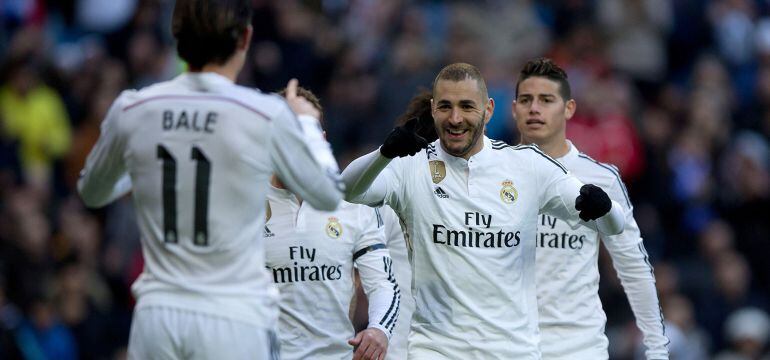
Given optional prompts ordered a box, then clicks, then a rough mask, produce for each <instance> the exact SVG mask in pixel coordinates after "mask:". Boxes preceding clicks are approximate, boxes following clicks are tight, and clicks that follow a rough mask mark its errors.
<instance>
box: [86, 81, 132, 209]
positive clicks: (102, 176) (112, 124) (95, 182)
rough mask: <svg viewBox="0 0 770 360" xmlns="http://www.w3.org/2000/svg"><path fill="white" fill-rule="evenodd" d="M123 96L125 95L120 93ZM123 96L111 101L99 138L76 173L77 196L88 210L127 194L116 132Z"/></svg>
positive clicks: (127, 179) (127, 181) (121, 143)
mask: <svg viewBox="0 0 770 360" xmlns="http://www.w3.org/2000/svg"><path fill="white" fill-rule="evenodd" d="M124 94H125V93H124ZM122 99H123V94H121V96H118V98H117V99H115V102H113V103H112V106H111V107H110V110H109V111H108V112H107V116H105V118H104V120H103V121H102V125H101V130H100V131H101V132H100V134H99V139H98V140H97V141H96V144H95V145H94V147H93V149H91V152H90V153H89V154H88V158H87V159H86V164H85V167H84V168H83V170H81V171H80V178H79V179H78V184H77V186H78V193H79V194H80V198H81V199H83V203H84V204H85V205H86V206H88V207H101V206H104V205H107V204H109V203H110V202H112V201H114V200H115V199H118V198H120V197H121V196H123V195H126V194H128V192H129V191H131V178H130V177H129V176H128V172H127V170H126V163H125V159H124V157H123V156H124V154H123V152H124V146H125V142H124V139H123V138H122V137H121V134H120V132H119V129H118V125H119V124H118V121H119V120H120V114H121V111H122V105H121V103H122Z"/></svg>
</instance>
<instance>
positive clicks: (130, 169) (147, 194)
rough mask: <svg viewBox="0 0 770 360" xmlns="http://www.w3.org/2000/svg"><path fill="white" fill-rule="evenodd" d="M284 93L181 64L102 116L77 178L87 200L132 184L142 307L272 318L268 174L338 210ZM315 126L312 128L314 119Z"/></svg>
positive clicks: (136, 288) (329, 178)
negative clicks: (180, 70) (182, 70)
mask: <svg viewBox="0 0 770 360" xmlns="http://www.w3.org/2000/svg"><path fill="white" fill-rule="evenodd" d="M301 129H302V128H301V126H300V123H299V122H298V120H297V118H296V116H295V115H294V113H293V112H292V111H291V110H290V108H289V107H288V105H287V104H286V102H285V101H283V99H282V98H280V97H278V96H275V95H265V94H262V93H260V92H259V91H256V90H251V89H248V88H245V87H242V86H238V85H235V84H233V82H232V81H230V80H229V79H227V78H225V77H223V76H221V75H218V74H215V73H186V74H182V75H180V76H178V77H176V78H175V79H173V80H170V81H167V82H162V83H158V84H156V85H153V86H150V87H148V88H145V89H143V90H141V91H125V92H123V93H122V94H121V95H120V96H119V97H118V98H117V99H116V100H115V102H114V103H113V104H112V107H111V108H110V110H109V112H108V114H107V116H106V118H105V119H104V121H103V122H102V127H101V135H100V137H99V140H98V142H97V143H96V145H95V146H94V148H93V149H92V150H91V153H90V154H89V156H88V159H87V161H86V165H85V168H84V169H83V171H82V173H81V178H80V180H79V182H78V190H79V192H80V195H81V197H82V199H83V200H84V202H85V203H86V205H88V206H93V207H96V206H102V205H105V204H107V203H109V202H111V201H112V200H114V199H116V198H117V197H119V196H122V195H125V194H126V193H128V192H129V191H133V194H132V195H133V200H134V203H135V208H136V212H137V219H138V223H139V228H140V231H141V235H142V239H141V240H142V251H143V255H144V261H145V265H144V271H143V272H142V274H141V276H140V277H139V278H138V279H137V281H136V282H135V283H134V284H133V286H132V290H133V292H134V294H135V295H136V297H137V299H138V303H137V307H142V306H150V305H162V306H169V307H174V308H182V309H188V310H191V311H198V312H205V313H209V314H215V315H219V316H224V317H228V318H232V319H237V320H240V321H246V322H249V323H252V324H257V325H264V326H265V327H271V326H272V324H274V321H275V319H276V316H277V314H278V309H277V306H275V300H276V297H277V293H276V291H275V288H274V286H273V285H272V281H270V279H269V277H268V276H267V272H266V271H265V265H264V246H263V243H262V230H263V227H264V221H265V216H264V214H265V208H264V207H265V196H266V194H267V187H268V180H269V178H270V176H271V174H273V173H277V174H278V175H279V176H280V177H281V179H282V180H283V181H284V183H285V184H286V185H287V186H288V187H289V188H291V189H292V190H293V191H294V192H296V193H297V194H299V195H300V196H302V197H303V198H304V199H305V200H306V201H308V202H309V203H311V204H313V205H314V206H316V207H318V208H322V209H334V208H335V207H336V206H337V204H338V203H339V202H340V200H341V191H340V189H341V188H340V186H338V184H337V183H336V181H335V179H334V174H333V172H334V169H333V168H335V167H336V164H334V166H333V167H332V168H328V167H327V168H322V167H321V166H320V165H319V164H318V162H317V161H316V160H315V158H316V157H315V156H314V155H313V153H314V152H316V153H326V154H327V158H328V155H329V154H328V153H329V152H330V148H329V147H328V144H326V143H318V142H317V141H316V142H315V143H312V144H314V146H313V147H312V148H311V147H310V146H309V145H308V144H309V142H308V140H306V139H310V138H311V135H312V136H313V137H312V138H313V139H318V137H319V136H320V130H316V132H318V133H317V134H308V133H304V134H303V132H302V130H301ZM310 129H311V130H310V131H312V130H313V128H312V127H310Z"/></svg>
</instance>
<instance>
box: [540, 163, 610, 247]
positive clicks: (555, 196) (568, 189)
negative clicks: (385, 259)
mask: <svg viewBox="0 0 770 360" xmlns="http://www.w3.org/2000/svg"><path fill="white" fill-rule="evenodd" d="M535 151H537V152H540V150H535ZM540 154H541V155H542V156H543V157H545V158H546V159H547V160H549V161H550V162H551V164H548V163H546V164H535V169H536V171H537V172H538V176H539V182H538V183H539V184H545V186H544V187H543V192H542V193H541V195H542V198H541V201H540V204H541V207H540V212H541V213H545V214H548V215H551V216H555V217H557V218H559V219H563V220H564V221H565V222H567V224H568V225H569V226H570V227H572V228H573V229H574V228H576V227H578V226H579V225H583V226H587V227H589V228H591V229H593V230H596V231H598V232H599V233H602V234H608V235H615V234H619V233H620V232H622V231H623V224H624V223H625V217H624V215H623V210H622V207H621V206H620V204H618V203H617V202H616V201H615V200H611V201H612V208H610V211H609V212H607V214H605V215H604V216H602V217H600V218H598V219H596V220H595V221H588V222H585V221H583V220H582V219H580V211H578V210H577V209H575V200H577V197H578V196H579V195H580V188H581V187H582V186H583V185H584V184H583V183H582V182H581V181H580V180H578V179H577V178H576V177H575V176H573V175H572V174H571V173H570V172H569V171H568V170H567V169H566V168H564V166H563V165H561V164H560V163H558V162H557V161H556V160H554V159H552V158H551V157H549V156H548V155H546V154H545V153H542V152H540Z"/></svg>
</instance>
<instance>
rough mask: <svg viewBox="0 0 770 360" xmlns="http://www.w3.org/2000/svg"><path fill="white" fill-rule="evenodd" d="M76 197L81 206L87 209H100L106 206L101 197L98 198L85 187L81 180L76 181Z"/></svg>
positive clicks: (97, 195)
mask: <svg viewBox="0 0 770 360" xmlns="http://www.w3.org/2000/svg"><path fill="white" fill-rule="evenodd" d="M77 187H78V195H79V196H80V200H81V201H83V204H84V205H85V206H86V207H87V208H89V209H95V208H100V207H102V206H104V205H106V204H107V202H106V201H104V199H103V198H104V197H103V196H99V194H97V193H96V192H95V191H92V190H90V189H89V188H88V186H86V185H85V183H84V182H83V180H82V179H81V180H80V181H78V186H77Z"/></svg>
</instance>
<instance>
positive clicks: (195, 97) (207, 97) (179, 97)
mask: <svg viewBox="0 0 770 360" xmlns="http://www.w3.org/2000/svg"><path fill="white" fill-rule="evenodd" d="M166 99H175V100H192V101H199V100H214V101H224V102H229V103H231V104H235V105H238V106H240V107H242V108H244V109H246V110H249V111H251V112H253V113H255V114H257V115H259V116H260V117H261V118H263V119H265V120H267V121H271V120H272V119H270V117H269V116H267V115H265V113H263V112H261V111H259V110H257V108H255V107H253V106H251V105H249V104H247V103H245V102H243V101H240V100H238V99H234V98H231V97H228V96H223V95H213V94H206V95H181V94H174V95H156V96H151V97H148V98H144V99H141V100H137V101H136V102H134V103H133V104H129V105H126V106H125V107H123V109H122V111H123V112H125V111H128V110H131V109H133V108H135V107H137V106H139V105H142V104H144V103H146V102H149V101H155V100H166Z"/></svg>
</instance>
